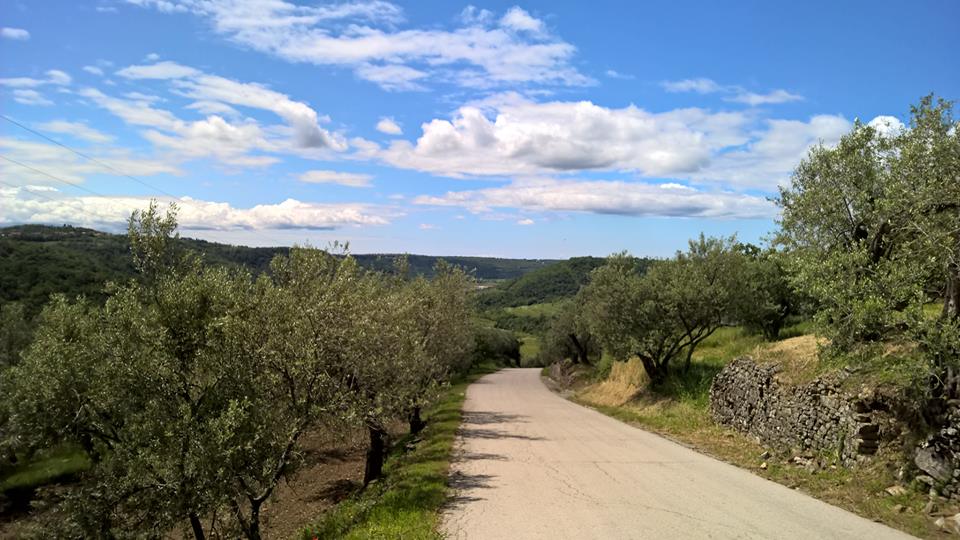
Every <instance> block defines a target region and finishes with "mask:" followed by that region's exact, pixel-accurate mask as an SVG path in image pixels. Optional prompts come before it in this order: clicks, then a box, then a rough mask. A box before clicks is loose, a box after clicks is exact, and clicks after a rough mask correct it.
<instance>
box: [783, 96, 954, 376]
mask: <svg viewBox="0 0 960 540" xmlns="http://www.w3.org/2000/svg"><path fill="white" fill-rule="evenodd" d="M958 131H960V130H958V123H957V121H956V120H955V119H954V118H953V114H952V105H951V104H950V103H947V102H945V101H943V100H935V99H934V98H933V96H927V97H925V98H923V99H922V100H921V101H920V103H919V104H918V105H917V106H915V107H913V108H912V109H911V115H910V122H909V125H908V126H906V128H904V129H882V130H881V129H878V128H876V127H874V126H870V125H864V124H861V123H859V122H857V123H856V124H855V125H854V127H853V129H852V130H851V132H850V133H848V134H846V135H845V136H843V137H842V138H841V140H840V142H839V143H838V144H837V146H836V147H833V148H826V147H823V146H821V147H818V148H814V149H813V150H811V152H810V153H809V155H808V156H807V158H806V159H804V160H803V162H801V164H800V165H799V166H798V167H797V169H796V171H795V172H794V175H793V178H792V180H791V184H790V185H789V186H786V187H784V188H782V189H781V193H780V197H779V199H778V203H779V205H780V206H781V208H782V210H783V212H782V219H781V229H782V230H781V232H780V235H779V241H780V243H781V244H782V245H783V246H784V247H786V249H787V250H788V251H789V253H790V255H791V257H790V258H789V262H790V264H789V268H788V269H789V270H790V273H791V279H792V281H793V283H794V285H795V286H796V287H797V288H798V290H800V291H802V292H803V293H805V294H806V295H808V296H810V297H811V298H813V299H814V300H815V301H816V303H817V305H818V307H819V312H818V319H819V321H820V322H821V323H822V324H821V326H822V328H823V330H824V331H825V333H826V334H827V335H828V336H829V337H830V338H832V347H833V348H835V349H837V350H841V351H842V350H846V349H850V348H853V347H856V346H858V345H859V344H862V343H869V342H879V341H883V340H888V339H891V338H894V337H897V336H903V337H906V338H912V339H916V340H917V341H918V342H919V343H920V344H921V345H922V346H923V348H924V349H925V350H926V352H927V353H928V354H929V357H930V358H931V359H932V360H933V361H934V366H935V367H934V369H935V370H936V371H937V373H935V374H933V375H934V376H933V377H932V380H935V381H937V382H936V384H935V386H940V387H943V388H941V389H940V390H937V391H938V392H939V391H941V390H943V391H945V392H946V393H948V394H957V393H958V392H960V388H958V386H960V380H958V379H960V374H958V373H957V372H958V362H957V358H958V356H960V339H958V336H960V328H958V325H960V134H958ZM932 299H937V300H941V301H942V302H943V307H942V311H941V316H940V317H939V318H936V319H932V318H930V317H927V316H926V315H925V314H924V305H925V304H927V303H928V302H930V301H931V300H932ZM950 381H952V382H950Z"/></svg>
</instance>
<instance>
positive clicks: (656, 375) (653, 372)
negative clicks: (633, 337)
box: [637, 354, 667, 386]
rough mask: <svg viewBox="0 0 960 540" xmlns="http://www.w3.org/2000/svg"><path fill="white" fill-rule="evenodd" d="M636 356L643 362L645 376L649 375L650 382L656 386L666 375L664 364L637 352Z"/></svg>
mask: <svg viewBox="0 0 960 540" xmlns="http://www.w3.org/2000/svg"><path fill="white" fill-rule="evenodd" d="M637 356H638V357H639V358H640V362H641V363H642V364H643V370H644V371H646V372H647V377H650V384H652V385H654V386H656V385H658V384H660V383H662V382H663V380H664V379H665V378H666V375H667V366H666V364H663V365H661V364H657V363H656V362H655V361H654V360H653V359H652V358H648V357H645V356H643V355H639V354H638V355H637Z"/></svg>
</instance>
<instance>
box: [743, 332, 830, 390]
mask: <svg viewBox="0 0 960 540" xmlns="http://www.w3.org/2000/svg"><path fill="white" fill-rule="evenodd" d="M823 344H824V340H823V339H818V338H817V337H816V336H813V335H806V336H798V337H794V338H790V339H785V340H783V341H775V342H773V343H763V344H761V345H757V347H756V349H754V351H753V353H752V355H751V356H753V358H754V360H756V361H757V362H758V363H763V364H778V365H779V366H780V371H779V372H778V373H777V380H779V381H780V382H783V383H786V384H803V383H806V382H810V381H811V380H813V379H814V378H815V377H816V376H817V375H818V374H819V371H820V370H819V368H820V363H819V360H818V354H817V353H818V349H819V347H820V345H823Z"/></svg>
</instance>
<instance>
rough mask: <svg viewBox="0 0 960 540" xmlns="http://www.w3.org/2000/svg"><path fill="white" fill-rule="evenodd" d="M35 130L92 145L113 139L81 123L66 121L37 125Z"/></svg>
mask: <svg viewBox="0 0 960 540" xmlns="http://www.w3.org/2000/svg"><path fill="white" fill-rule="evenodd" d="M37 128H39V129H40V130H42V131H52V132H53V133H64V134H67V135H70V136H72V137H76V138H78V139H82V140H85V141H88V142H93V143H108V142H110V141H112V140H113V137H111V136H110V135H107V134H106V133H103V132H100V131H97V130H96V129H93V128H92V127H90V126H88V125H87V124H85V123H83V122H68V121H66V120H54V121H52V122H45V123H42V124H37Z"/></svg>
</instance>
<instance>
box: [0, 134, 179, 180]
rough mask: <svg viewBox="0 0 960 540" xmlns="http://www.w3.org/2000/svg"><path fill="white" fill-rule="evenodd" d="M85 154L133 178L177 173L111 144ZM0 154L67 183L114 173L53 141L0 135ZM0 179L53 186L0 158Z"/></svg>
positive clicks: (166, 163)
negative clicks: (41, 141) (42, 141)
mask: <svg viewBox="0 0 960 540" xmlns="http://www.w3.org/2000/svg"><path fill="white" fill-rule="evenodd" d="M85 153H87V154H89V155H92V156H93V157H95V158H96V159H97V161H101V162H103V163H106V164H108V165H110V166H111V167H113V168H114V169H116V170H120V171H123V172H125V173H126V174H130V175H133V176H137V177H144V176H152V175H157V174H165V173H166V174H179V173H180V170H179V169H178V168H177V167H176V166H175V165H173V164H171V163H170V162H169V161H167V160H154V159H144V158H138V157H134V156H132V155H131V154H130V153H129V152H127V151H125V150H122V149H117V148H114V147H103V148H96V147H95V148H91V149H86V150H85ZM0 154H3V155H5V156H7V157H10V158H11V159H14V160H17V161H20V162H23V163H26V164H28V165H30V166H31V167H34V168H36V169H39V170H42V171H44V172H46V173H48V174H50V175H53V176H55V177H57V178H59V179H61V180H63V181H65V182H68V183H81V182H83V181H84V180H85V179H86V178H87V177H88V176H92V175H105V176H110V175H113V174H114V173H113V172H112V171H110V170H107V169H105V168H104V167H103V166H102V165H100V164H98V163H95V162H92V161H89V160H86V159H83V158H81V157H80V156H78V155H76V154H74V153H73V152H70V151H69V150H67V149H65V148H62V147H60V146H56V145H53V144H47V143H40V142H32V141H25V140H21V139H15V138H11V137H0ZM0 178H3V179H4V180H6V181H8V182H17V183H20V184H40V185H50V184H54V185H57V184H58V182H57V181H56V180H53V179H52V178H50V177H49V176H46V175H43V174H39V173H36V172H33V171H30V170H29V169H25V168H23V167H20V166H19V165H16V164H14V163H10V162H7V161H0Z"/></svg>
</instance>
